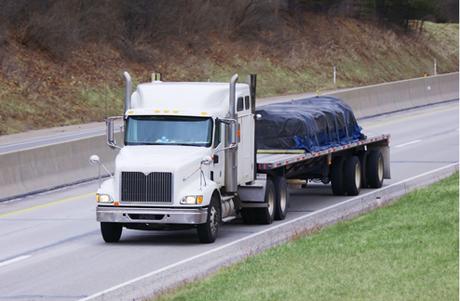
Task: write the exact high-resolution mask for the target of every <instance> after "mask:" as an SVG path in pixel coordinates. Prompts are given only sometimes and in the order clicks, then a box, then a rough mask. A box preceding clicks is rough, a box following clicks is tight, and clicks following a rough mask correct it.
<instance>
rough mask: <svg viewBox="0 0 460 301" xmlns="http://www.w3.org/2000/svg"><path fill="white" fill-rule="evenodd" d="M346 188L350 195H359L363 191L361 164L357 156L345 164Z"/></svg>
mask: <svg viewBox="0 0 460 301" xmlns="http://www.w3.org/2000/svg"><path fill="white" fill-rule="evenodd" d="M344 186H345V191H346V192H347V194H348V195H358V194H359V191H360V189H361V163H360V162H359V158H358V157H356V156H353V157H349V158H347V159H346V160H345V163H344Z"/></svg>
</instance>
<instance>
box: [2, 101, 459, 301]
mask: <svg viewBox="0 0 460 301" xmlns="http://www.w3.org/2000/svg"><path fill="white" fill-rule="evenodd" d="M360 124H361V126H362V127H363V128H364V130H365V133H366V134H367V135H369V136H371V135H372V134H383V133H389V134H391V136H392V138H391V167H392V179H391V180H386V182H385V185H389V184H391V183H395V182H398V181H401V180H404V179H407V178H410V177H413V176H415V175H418V174H421V173H424V172H427V171H430V170H434V169H437V168H440V167H443V166H446V165H449V164H452V163H457V162H458V153H459V117H458V102H450V103H444V104H439V105H433V106H429V107H424V108H420V109H414V110H410V111H404V112H400V113H395V114H389V115H383V116H380V117H376V118H370V119H365V120H362V121H361V122H360ZM97 186H98V183H90V184H85V185H79V186H74V187H69V188H65V189H61V190H59V191H54V192H49V193H46V194H41V195H35V196H31V197H28V198H25V199H21V200H16V201H11V202H5V203H0V246H1V248H0V300H77V299H80V298H84V297H86V296H90V295H92V294H95V293H97V292H100V291H103V290H106V289H109V288H110V287H113V286H115V285H119V284H121V283H123V282H126V281H129V280H131V279H133V278H136V277H139V276H142V275H144V274H146V273H149V272H152V271H155V270H158V269H160V268H162V267H165V266H167V265H170V264H173V263H175V262H178V261H180V260H184V259H186V258H189V257H192V256H194V255H196V254H200V253H202V252H205V251H208V250H211V249H213V248H216V247H219V246H222V245H225V244H227V243H229V242H231V241H234V240H237V239H239V238H242V237H245V236H248V235H251V234H252V233H255V232H258V231H262V230H264V229H266V228H268V227H271V226H273V225H277V224H279V223H282V222H283V221H281V222H275V223H274V224H273V225H268V226H257V225H251V226H247V225H243V224H242V223H241V221H239V220H235V221H233V222H231V223H228V224H225V225H224V226H223V227H222V228H221V231H220V235H219V238H218V240H217V241H216V243H214V244H208V245H202V244H199V243H198V240H197V237H196V232H195V231H194V230H183V231H156V232H149V231H134V230H126V229H124V232H123V236H122V240H121V242H120V243H118V244H105V243H104V242H103V240H102V238H101V236H100V234H99V225H98V223H97V222H96V221H95V198H94V193H95V191H96V189H97ZM366 191H367V190H363V192H362V193H365V192H366ZM291 195H292V197H291V206H290V209H289V214H288V218H287V220H290V219H293V218H295V217H299V216H301V215H305V214H307V213H310V212H313V211H315V210H318V209H320V208H324V207H326V206H329V205H332V204H335V203H339V202H343V201H345V200H347V199H349V197H335V196H332V195H331V192H330V187H329V186H327V185H322V184H311V185H309V187H308V188H307V189H292V190H291ZM433 206H436V204H433ZM229 256H231V254H229Z"/></svg>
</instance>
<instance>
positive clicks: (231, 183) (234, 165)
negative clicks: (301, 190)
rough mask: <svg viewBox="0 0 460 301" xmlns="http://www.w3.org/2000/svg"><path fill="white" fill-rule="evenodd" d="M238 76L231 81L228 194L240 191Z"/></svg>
mask: <svg viewBox="0 0 460 301" xmlns="http://www.w3.org/2000/svg"><path fill="white" fill-rule="evenodd" d="M237 82H238V74H234V75H233V76H232V78H231V80H230V87H229V88H230V91H229V105H230V108H229V110H228V119H229V120H231V121H232V122H230V123H229V127H228V130H227V139H226V140H227V141H226V142H227V147H228V148H227V150H226V152H225V188H226V191H227V192H230V193H236V192H237V191H238V162H237V161H238V156H237V155H238V153H237V151H238V138H237V130H238V118H237V115H236V83H237Z"/></svg>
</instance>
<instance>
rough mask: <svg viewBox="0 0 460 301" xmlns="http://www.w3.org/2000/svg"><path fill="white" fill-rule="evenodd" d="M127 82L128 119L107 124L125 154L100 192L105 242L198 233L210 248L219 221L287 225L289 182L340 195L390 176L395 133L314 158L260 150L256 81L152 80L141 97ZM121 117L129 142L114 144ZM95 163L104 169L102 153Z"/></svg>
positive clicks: (323, 151)
mask: <svg viewBox="0 0 460 301" xmlns="http://www.w3.org/2000/svg"><path fill="white" fill-rule="evenodd" d="M124 78H125V81H126V89H125V100H124V112H123V116H117V117H110V118H107V120H106V126H107V144H108V145H109V147H111V148H112V149H115V150H119V152H118V154H117V155H116V159H115V169H114V172H113V174H111V175H110V177H109V178H108V179H107V180H105V181H104V182H102V184H101V185H100V188H99V189H98V190H97V193H96V200H97V207H96V216H97V221H98V222H100V229H101V234H102V238H103V239H104V241H105V242H108V243H113V242H118V241H119V240H120V237H121V234H122V230H123V228H128V229H139V230H162V229H184V228H196V231H197V234H198V239H199V241H200V242H202V243H212V242H214V241H215V239H216V237H217V234H218V230H219V226H220V225H221V223H222V222H226V221H230V220H232V219H235V218H239V217H242V219H243V221H244V222H245V223H248V224H270V223H272V222H273V220H283V219H284V218H285V217H286V214H287V211H288V207H289V193H288V182H287V181H288V180H290V179H302V180H320V181H322V182H323V183H324V184H328V183H331V187H332V192H333V194H335V195H350V196H352V195H357V194H359V192H360V189H361V188H362V187H366V188H379V187H381V186H382V183H383V180H384V179H385V178H389V177H390V168H389V166H390V165H389V162H390V161H389V135H381V136H376V137H364V138H363V139H360V140H357V141H353V142H351V143H346V144H342V145H338V146H334V147H328V148H325V149H321V150H319V151H311V152H307V151H302V150H283V149H275V150H259V151H258V150H257V149H256V143H255V128H256V122H257V120H258V119H260V118H263V117H261V116H259V115H258V114H256V111H255V109H256V75H250V76H248V79H247V81H246V82H245V83H238V75H236V74H235V75H233V77H232V78H231V80H230V82H229V83H212V82H198V83H197V82H162V81H161V80H157V79H156V75H155V79H152V82H148V83H142V84H139V85H138V86H137V88H136V90H135V91H134V92H133V91H132V81H131V77H130V75H129V74H128V73H127V72H125V73H124ZM117 120H121V121H122V122H123V126H122V129H123V131H122V135H123V137H124V143H123V146H120V145H118V144H117V142H116V139H115V133H114V128H115V124H116V121H117ZM90 162H91V163H92V164H96V165H102V167H104V165H103V164H102V162H101V161H100V159H99V157H98V156H97V155H93V156H91V158H90ZM104 168H105V167H104ZM100 169H101V168H100V166H99V170H100ZM105 169H106V168H105ZM106 170H107V169H106ZM107 172H108V171H107Z"/></svg>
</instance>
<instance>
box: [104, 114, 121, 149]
mask: <svg viewBox="0 0 460 301" xmlns="http://www.w3.org/2000/svg"><path fill="white" fill-rule="evenodd" d="M122 118H123V117H121V116H116V117H109V118H107V119H106V120H105V125H106V130H107V133H106V136H107V145H108V146H109V147H110V148H119V149H121V147H120V146H118V145H117V141H116V140H115V120H117V119H122Z"/></svg>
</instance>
